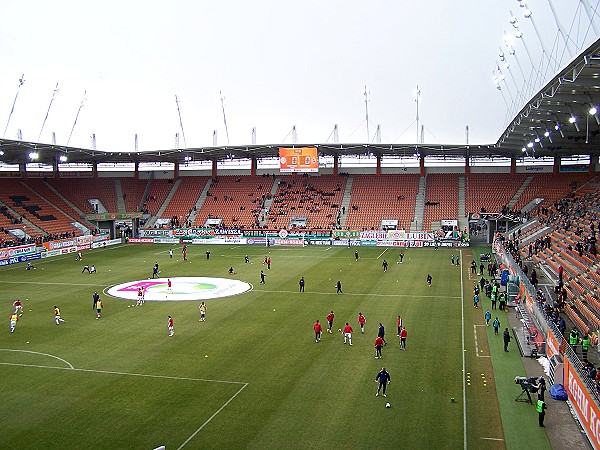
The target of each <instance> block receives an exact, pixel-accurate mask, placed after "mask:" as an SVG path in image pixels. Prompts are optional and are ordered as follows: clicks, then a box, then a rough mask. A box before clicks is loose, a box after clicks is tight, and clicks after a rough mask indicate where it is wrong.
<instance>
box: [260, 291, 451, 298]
mask: <svg viewBox="0 0 600 450" xmlns="http://www.w3.org/2000/svg"><path fill="white" fill-rule="evenodd" d="M252 292H254V293H260V292H269V293H276V294H299V295H302V296H304V295H309V294H315V295H335V296H336V297H337V296H338V295H340V294H337V293H336V292H315V291H306V292H298V291H276V290H265V289H261V290H257V289H253V290H252ZM343 295H350V296H358V297H364V296H366V295H368V296H370V297H409V298H447V299H457V298H461V297H458V296H452V295H412V294H373V293H371V292H369V293H347V292H345V293H344V294H343Z"/></svg>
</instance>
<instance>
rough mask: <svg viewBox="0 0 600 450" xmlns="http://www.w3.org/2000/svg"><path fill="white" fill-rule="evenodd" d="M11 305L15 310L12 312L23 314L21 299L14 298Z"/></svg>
mask: <svg viewBox="0 0 600 450" xmlns="http://www.w3.org/2000/svg"><path fill="white" fill-rule="evenodd" d="M13 306H14V307H15V311H14V313H13V314H17V315H18V316H19V317H21V316H22V315H23V303H21V300H19V299H17V300H15V301H14V302H13Z"/></svg>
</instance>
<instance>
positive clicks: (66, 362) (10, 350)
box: [0, 348, 74, 369]
mask: <svg viewBox="0 0 600 450" xmlns="http://www.w3.org/2000/svg"><path fill="white" fill-rule="evenodd" d="M0 351H1V352H17V353H32V354H34V355H42V356H47V357H49V358H54V359H58V360H59V361H62V362H64V363H65V364H66V365H67V366H69V369H74V367H73V365H72V364H71V363H70V362H69V361H66V360H64V359H62V358H59V357H58V356H54V355H49V354H48V353H41V352H33V351H31V350H15V349H10V348H0Z"/></svg>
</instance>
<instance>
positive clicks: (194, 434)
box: [177, 383, 248, 450]
mask: <svg viewBox="0 0 600 450" xmlns="http://www.w3.org/2000/svg"><path fill="white" fill-rule="evenodd" d="M246 386H248V383H244V385H243V386H242V387H241V388H239V390H238V391H237V392H236V393H235V394H233V395H232V396H231V397H230V398H229V400H227V401H226V402H225V403H224V404H223V405H222V406H221V407H220V408H219V409H217V410H216V411H215V413H214V414H213V415H212V416H210V417H209V418H208V419H206V421H205V422H204V423H203V424H202V425H200V427H199V428H198V429H197V430H196V431H194V432H193V433H192V435H191V436H190V437H189V438H187V439H186V440H185V442H184V443H183V444H181V445H180V446H179V447H178V448H177V450H181V449H182V448H183V447H185V446H186V445H187V444H188V443H189V442H190V441H191V440H192V439H194V437H196V435H197V434H198V433H200V432H201V431H202V429H203V428H204V427H205V426H207V425H208V424H209V423H210V421H211V420H213V419H214V418H215V417H216V416H217V415H218V414H219V413H220V412H221V411H223V410H224V409H225V408H226V407H227V405H229V404H230V403H231V402H232V401H233V399H234V398H236V397H237V396H238V394H239V393H240V392H242V391H243V390H244V389H245V388H246Z"/></svg>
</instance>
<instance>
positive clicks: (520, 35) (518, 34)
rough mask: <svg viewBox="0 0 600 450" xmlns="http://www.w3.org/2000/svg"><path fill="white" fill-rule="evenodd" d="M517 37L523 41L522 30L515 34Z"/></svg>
mask: <svg viewBox="0 0 600 450" xmlns="http://www.w3.org/2000/svg"><path fill="white" fill-rule="evenodd" d="M515 37H516V38H517V39H521V38H522V37H523V32H522V31H521V30H519V31H517V32H516V33H515Z"/></svg>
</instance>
